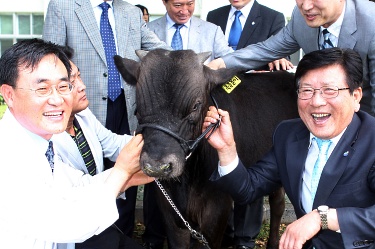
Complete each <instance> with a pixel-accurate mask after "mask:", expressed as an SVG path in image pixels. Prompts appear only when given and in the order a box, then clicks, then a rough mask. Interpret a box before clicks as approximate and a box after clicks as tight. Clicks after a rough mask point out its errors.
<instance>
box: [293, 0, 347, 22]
mask: <svg viewBox="0 0 375 249" xmlns="http://www.w3.org/2000/svg"><path fill="white" fill-rule="evenodd" d="M296 4H297V6H298V8H299V10H300V12H301V14H302V16H303V17H304V19H305V21H306V24H307V25H308V26H309V27H312V28H317V27H320V26H323V27H325V28H328V27H329V26H330V25H331V24H332V23H334V22H335V21H336V20H337V19H338V18H339V17H340V15H341V13H342V11H343V8H344V6H345V0H296Z"/></svg>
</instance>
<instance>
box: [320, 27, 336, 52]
mask: <svg viewBox="0 0 375 249" xmlns="http://www.w3.org/2000/svg"><path fill="white" fill-rule="evenodd" d="M330 34H331V33H329V31H328V30H327V29H324V30H323V39H324V41H323V43H322V46H321V50H323V49H326V48H333V44H332V42H331V40H330V39H329V36H330Z"/></svg>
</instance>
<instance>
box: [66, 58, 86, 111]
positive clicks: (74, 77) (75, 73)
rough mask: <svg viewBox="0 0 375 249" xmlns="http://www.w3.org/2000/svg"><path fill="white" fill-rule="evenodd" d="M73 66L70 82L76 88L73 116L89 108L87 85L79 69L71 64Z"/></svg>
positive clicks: (74, 91) (74, 89) (74, 90)
mask: <svg viewBox="0 0 375 249" xmlns="http://www.w3.org/2000/svg"><path fill="white" fill-rule="evenodd" d="M70 65H71V66H72V71H71V74H70V82H71V83H72V85H73V86H74V88H73V91H72V95H73V107H72V114H71V115H72V116H73V115H75V114H77V113H78V112H80V111H83V110H84V109H86V108H87V107H88V106H89V100H88V99H87V97H86V91H85V90H86V85H85V84H84V83H83V81H82V79H81V72H80V71H79V69H78V67H77V66H76V65H75V64H74V63H73V62H70Z"/></svg>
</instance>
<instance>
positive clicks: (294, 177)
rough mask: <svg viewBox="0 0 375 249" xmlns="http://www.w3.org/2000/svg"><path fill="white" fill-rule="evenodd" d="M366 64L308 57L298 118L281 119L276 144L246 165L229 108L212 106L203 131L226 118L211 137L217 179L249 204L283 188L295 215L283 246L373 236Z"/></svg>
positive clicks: (334, 53) (343, 243)
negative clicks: (364, 94) (363, 108)
mask: <svg viewBox="0 0 375 249" xmlns="http://www.w3.org/2000/svg"><path fill="white" fill-rule="evenodd" d="M362 79H363V66H362V61H361V57H360V55H359V54H358V53H357V52H355V51H353V50H351V49H340V48H330V49H325V50H316V51H313V52H311V53H309V54H306V55H305V56H304V57H303V58H302V60H301V61H300V62H299V64H298V67H297V71H296V73H295V82H296V85H297V89H298V90H297V94H298V100H297V105H298V112H299V116H300V118H298V119H292V120H287V121H283V122H281V123H280V124H279V125H278V127H277V128H276V130H275V132H274V136H273V147H272V149H271V150H270V151H269V152H268V153H267V154H266V155H265V156H264V157H263V158H262V159H261V160H259V161H258V162H257V163H256V164H255V165H253V166H251V167H249V168H245V167H244V165H242V163H241V159H240V158H238V155H237V152H236V142H235V141H234V137H233V131H232V128H231V122H230V118H229V113H228V112H226V111H223V110H216V108H214V107H210V109H209V111H208V112H207V116H206V117H205V121H204V124H203V128H202V129H203V130H204V129H205V128H206V127H207V126H208V125H209V124H211V123H215V122H217V120H218V119H219V115H220V116H221V125H220V126H219V129H218V130H217V131H215V132H214V133H213V134H212V135H211V137H210V138H209V139H208V142H209V143H210V144H211V145H212V146H213V147H214V148H215V149H216V150H217V152H218V155H219V160H220V161H219V166H218V169H217V171H216V172H214V173H213V174H212V176H211V178H210V179H211V180H212V181H213V182H214V183H215V184H216V185H217V186H218V187H220V188H222V189H223V190H224V191H227V192H229V193H230V194H231V196H232V197H233V198H234V200H235V201H238V202H240V203H250V202H252V201H253V200H254V199H256V198H259V197H260V196H264V195H266V194H268V193H271V192H272V191H273V190H275V189H276V188H279V187H280V186H283V187H284V189H285V191H286V194H287V195H288V197H289V199H290V201H291V203H292V204H293V207H294V211H295V214H296V216H297V220H296V221H294V222H292V223H291V224H289V225H288V226H287V228H286V230H285V232H284V233H283V235H282V236H281V238H280V245H279V248H280V249H283V248H296V249H298V248H330V249H336V248H337V249H342V248H356V247H361V248H370V247H373V246H374V241H375V223H374V220H373V219H369V218H368V217H374V215H375V153H373V148H374V146H375V130H374V129H372V128H371V127H374V126H375V118H374V117H373V116H371V115H369V114H368V113H366V112H363V111H360V110H359V109H360V104H359V102H360V100H361V97H362V88H361V85H362Z"/></svg>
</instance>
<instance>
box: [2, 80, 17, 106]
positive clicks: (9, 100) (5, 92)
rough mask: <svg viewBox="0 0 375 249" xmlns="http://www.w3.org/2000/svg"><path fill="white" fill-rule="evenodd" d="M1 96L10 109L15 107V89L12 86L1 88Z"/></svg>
mask: <svg viewBox="0 0 375 249" xmlns="http://www.w3.org/2000/svg"><path fill="white" fill-rule="evenodd" d="M0 94H1V96H3V99H4V101H5V103H6V104H7V106H8V107H12V106H13V97H14V89H13V87H11V86H10V85H7V84H3V85H2V86H1V87H0Z"/></svg>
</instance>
